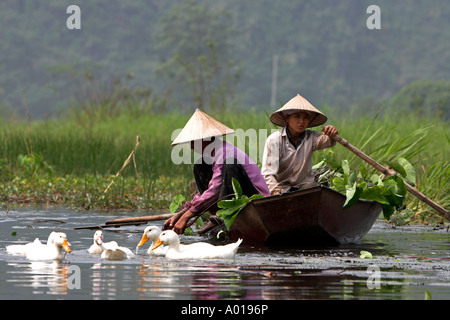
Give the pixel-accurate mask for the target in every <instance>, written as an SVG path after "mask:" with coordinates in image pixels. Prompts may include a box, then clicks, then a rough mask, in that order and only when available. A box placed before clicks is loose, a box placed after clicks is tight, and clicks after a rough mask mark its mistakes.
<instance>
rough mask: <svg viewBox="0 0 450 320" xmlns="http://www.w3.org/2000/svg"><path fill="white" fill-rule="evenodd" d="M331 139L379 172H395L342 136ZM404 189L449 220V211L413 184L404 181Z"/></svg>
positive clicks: (388, 173)
mask: <svg viewBox="0 0 450 320" xmlns="http://www.w3.org/2000/svg"><path fill="white" fill-rule="evenodd" d="M333 139H334V140H336V141H337V142H339V143H340V144H342V145H343V146H344V147H346V148H347V149H348V150H350V151H351V152H353V153H354V154H356V155H357V156H358V157H360V158H361V159H363V160H364V161H366V162H367V163H368V164H370V165H371V166H372V167H374V168H375V169H377V170H378V171H380V172H381V173H383V174H385V175H387V176H392V175H394V174H395V171H394V170H391V169H388V168H385V167H383V166H382V165H381V164H379V163H378V162H376V161H375V160H373V159H372V158H371V157H369V156H368V155H366V154H365V153H364V152H362V151H360V150H358V149H357V148H356V147H355V146H353V145H352V144H350V143H349V142H348V141H347V140H345V139H344V138H342V137H340V136H339V135H337V134H336V135H334V136H333ZM405 185H406V189H407V190H408V191H409V192H410V193H411V194H413V195H414V196H416V197H417V198H419V199H420V200H422V201H423V202H425V203H426V204H428V205H429V206H430V207H432V208H433V209H435V210H436V211H437V212H439V214H441V215H442V216H444V217H445V218H446V219H447V220H449V221H450V211H449V210H446V209H445V208H443V207H441V206H440V205H438V204H437V203H436V202H434V201H433V200H431V199H430V198H428V197H427V196H425V195H424V194H423V193H421V192H420V191H419V190H417V189H416V188H414V187H413V186H411V185H410V184H408V183H406V182H405Z"/></svg>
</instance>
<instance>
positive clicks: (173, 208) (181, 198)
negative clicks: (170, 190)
mask: <svg viewBox="0 0 450 320" xmlns="http://www.w3.org/2000/svg"><path fill="white" fill-rule="evenodd" d="M183 201H184V196H183V195H181V194H178V195H176V196H175V197H174V198H173V200H172V202H171V203H170V206H169V209H170V213H175V212H176V211H177V210H178V207H179V206H180V204H181V203H182V202H183Z"/></svg>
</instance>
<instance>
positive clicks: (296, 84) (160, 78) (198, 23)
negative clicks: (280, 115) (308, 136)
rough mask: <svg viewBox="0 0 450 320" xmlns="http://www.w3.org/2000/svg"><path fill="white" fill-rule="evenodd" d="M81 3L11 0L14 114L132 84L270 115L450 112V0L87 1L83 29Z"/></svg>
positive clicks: (196, 103)
mask: <svg viewBox="0 0 450 320" xmlns="http://www.w3.org/2000/svg"><path fill="white" fill-rule="evenodd" d="M70 4H72V3H70V2H68V1H61V0H45V1H44V0H4V1H2V2H1V3H0V38H1V41H0V57H1V60H0V106H1V107H0V112H1V114H2V115H4V116H10V115H12V114H15V115H18V116H21V117H23V116H24V115H25V113H26V109H27V108H28V109H29V113H30V115H31V116H32V117H33V118H52V117H55V116H60V115H61V114H65V113H66V111H67V110H68V108H69V107H70V106H74V105H78V106H80V105H83V104H84V102H86V101H87V100H92V98H93V95H94V93H93V92H94V91H95V92H96V93H99V92H102V93H103V95H102V96H96V97H95V98H94V100H95V99H96V101H103V100H101V99H104V96H105V95H108V93H111V92H113V91H114V90H115V89H117V88H118V87H120V88H124V89H123V90H121V92H122V93H123V95H126V94H129V93H130V92H132V93H133V97H134V99H136V100H139V101H141V102H142V104H143V105H146V107H148V108H151V109H152V110H153V111H158V112H159V111H164V110H167V109H169V110H183V111H185V112H186V113H190V112H191V110H193V108H194V107H201V108H205V109H207V110H208V109H214V108H216V109H219V108H223V107H228V108H233V107H236V108H240V109H242V108H244V109H250V108H257V109H258V110H264V109H270V108H273V107H274V106H273V105H274V104H275V105H276V106H278V105H279V104H282V103H284V102H286V101H287V100H289V99H290V98H291V97H293V96H294V95H295V94H296V93H300V94H302V95H303V96H305V97H306V98H307V99H309V100H310V101H311V102H312V103H313V104H315V105H318V106H320V105H330V106H332V107H333V108H335V109H337V110H339V111H341V112H348V111H353V112H355V113H365V112H372V113H376V112H378V111H379V109H381V108H383V107H384V106H386V105H389V104H391V103H393V104H395V105H394V106H393V107H394V108H406V110H408V109H413V110H416V112H419V113H421V114H424V115H430V114H431V115H433V116H435V115H436V113H435V112H437V115H438V116H439V117H442V116H444V117H445V118H446V119H448V118H449V109H450V106H449V105H450V99H449V92H450V90H448V88H449V81H450V48H449V46H450V45H449V44H450V25H449V24H450V22H449V21H450V7H449V6H448V3H447V2H446V1H445V0H431V1H424V0H414V1H387V0H377V1H372V0H371V1H365V0H363V1H361V0H340V1H331V0H317V1H299V0H282V1H269V0H247V1H240V0H217V1H214V2H213V1H207V0H170V1H156V0H147V1H142V0H139V1H138V0H135V1H126V2H125V1H119V0H111V1H79V2H78V3H77V5H78V6H79V8H80V12H81V15H80V19H81V20H80V26H81V28H80V29H78V30H70V29H68V28H67V26H66V20H67V19H68V18H69V17H70V13H67V12H66V10H67V7H68V6H69V5H70ZM370 5H377V6H378V7H379V8H380V19H381V20H380V29H369V28H368V27H367V25H366V23H367V20H368V19H369V17H370V13H369V14H368V13H367V12H366V10H367V8H368V7H369V6H370ZM274 62H276V78H274V79H273V72H274V67H275V65H274ZM417 81H419V83H417ZM273 85H276V90H273V89H274V87H273ZM410 85H412V86H413V87H410V89H409V91H413V92H418V91H417V89H418V90H419V91H420V94H417V95H415V96H411V95H409V91H408V89H405V91H404V92H401V91H400V90H402V88H405V87H408V86H410ZM93 86H95V90H92V88H93ZM417 86H419V87H420V88H418V87H417ZM405 93H407V94H408V96H407V97H405V96H404V94H405ZM402 94H403V96H402ZM394 96H395V99H392V98H393V97H394ZM431 96H432V97H431ZM114 99H116V100H117V99H120V97H115V98H114ZM103 102H104V101H103ZM374 109H375V110H374ZM374 111H375V112H374Z"/></svg>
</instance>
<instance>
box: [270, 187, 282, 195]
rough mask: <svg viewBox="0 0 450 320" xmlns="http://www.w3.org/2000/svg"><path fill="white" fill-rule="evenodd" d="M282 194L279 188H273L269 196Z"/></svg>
mask: <svg viewBox="0 0 450 320" xmlns="http://www.w3.org/2000/svg"><path fill="white" fill-rule="evenodd" d="M282 193H283V190H282V189H281V188H274V189H272V191H270V195H271V196H276V195H279V194H282Z"/></svg>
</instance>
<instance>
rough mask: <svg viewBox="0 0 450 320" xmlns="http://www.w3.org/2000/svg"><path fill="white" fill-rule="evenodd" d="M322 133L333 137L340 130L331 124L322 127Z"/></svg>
mask: <svg viewBox="0 0 450 320" xmlns="http://www.w3.org/2000/svg"><path fill="white" fill-rule="evenodd" d="M322 134H324V135H327V136H330V137H333V136H334V135H335V134H338V130H337V129H336V128H335V127H333V126H331V125H329V126H325V127H323V128H322Z"/></svg>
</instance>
